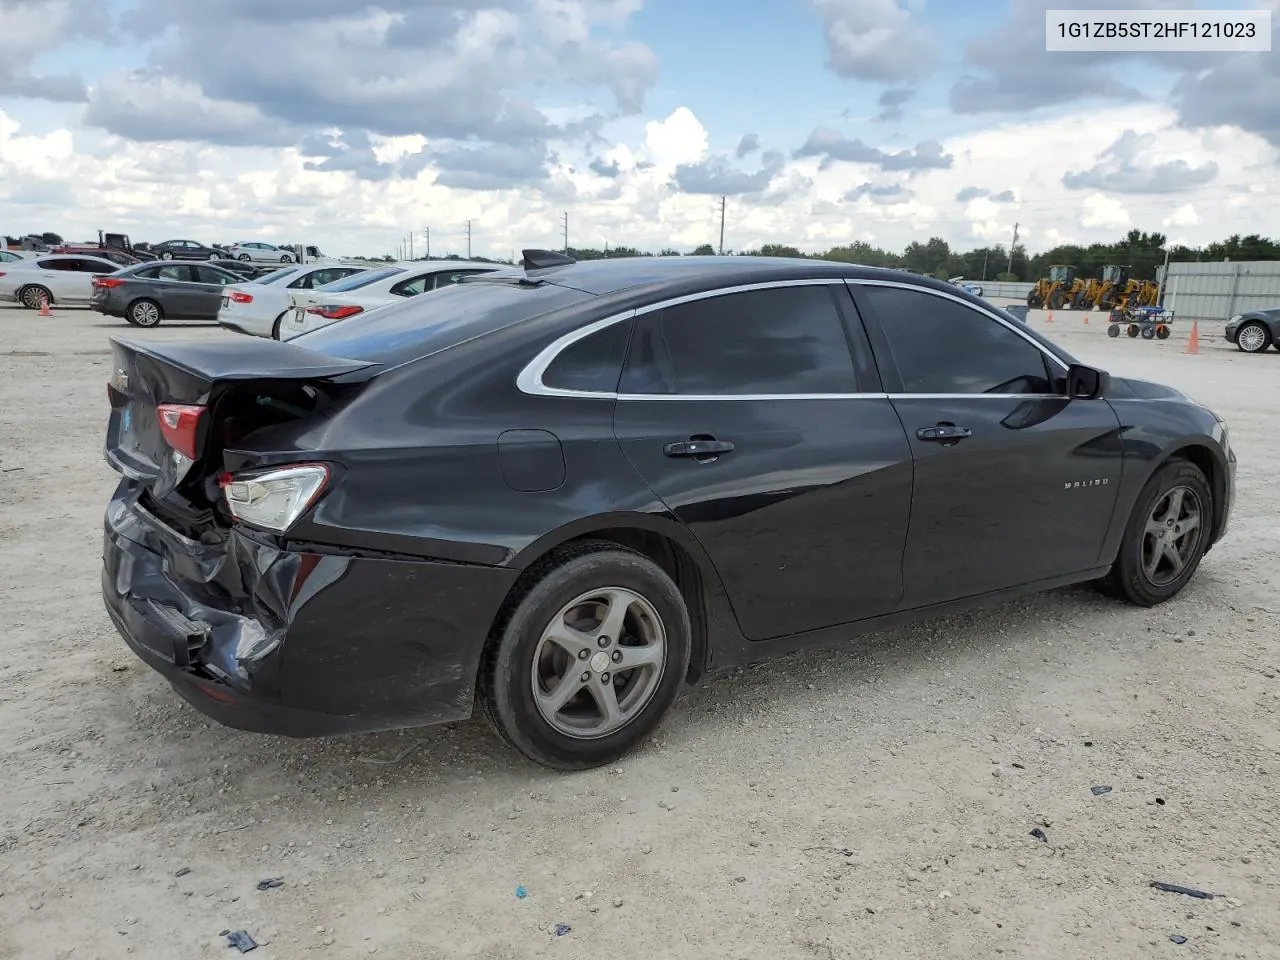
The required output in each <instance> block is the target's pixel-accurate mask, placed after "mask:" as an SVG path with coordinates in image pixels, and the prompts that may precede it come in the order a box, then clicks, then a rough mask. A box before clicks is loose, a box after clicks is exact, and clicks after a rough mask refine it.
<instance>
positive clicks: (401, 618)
mask: <svg viewBox="0 0 1280 960" xmlns="http://www.w3.org/2000/svg"><path fill="white" fill-rule="evenodd" d="M320 549H321V548H316V550H317V551H318V550H320ZM515 576H516V573H515V572H513V571H510V570H505V569H499V568H493V567H481V566H471V565H466V564H457V563H437V562H431V561H405V560H386V559H380V558H367V557H353V556H338V555H332V554H328V553H323V552H308V551H306V550H303V549H281V548H280V547H278V546H274V545H272V544H270V543H267V542H264V541H259V540H257V539H254V538H253V537H252V536H250V535H247V534H245V533H243V532H241V531H239V530H235V529H233V530H231V531H229V532H227V534H226V537H225V539H223V540H220V541H219V542H218V543H216V544H208V543H202V542H199V541H196V540H192V539H190V538H188V537H186V536H184V535H182V534H181V533H179V532H178V531H177V530H175V529H173V528H172V527H170V526H168V525H167V524H165V523H164V522H162V521H161V520H160V519H158V518H157V517H156V516H155V515H154V514H152V513H151V512H149V511H148V510H146V509H145V508H144V507H143V506H142V505H140V504H139V502H138V488H137V485H136V484H135V483H134V482H133V481H130V480H124V481H122V482H121V484H120V485H119V487H118V488H117V491H116V493H115V495H114V496H113V497H112V500H111V502H110V504H109V505H108V508H107V513H106V517H105V536H104V541H103V567H102V594H103V600H104V602H105V604H106V608H107V611H108V613H109V614H110V616H111V620H112V622H113V623H114V624H115V626H116V629H117V630H118V631H119V632H120V635H121V636H122V637H123V638H124V640H125V642H126V643H127V644H128V645H129V647H130V648H131V649H132V650H133V651H134V653H135V654H137V656H138V657H139V658H141V659H142V660H143V661H144V662H145V663H147V664H148V665H149V666H150V667H152V668H153V669H155V670H156V671H157V672H159V673H160V674H161V675H162V676H164V677H165V679H166V680H168V681H169V682H170V684H172V685H173V687H174V689H175V690H176V691H177V692H178V693H179V694H180V695H181V696H182V697H183V698H184V699H185V700H187V701H188V702H189V703H190V704H191V705H192V706H194V707H195V708H196V709H198V710H199V711H200V712H202V713H204V714H206V715H207V716H209V717H211V718H212V719H214V720H217V721H218V722H220V723H222V724H225V725H226V726H229V727H234V728H237V729H241V730H250V731H254V732H259V733H273V734H280V735H284V736H292V737H314V736H328V735H332V734H339V733H356V732H363V731H372V730H386V729H392V728H397V727H410V726H422V725H427V724H432V723H443V722H447V721H450V720H460V719H465V718H466V717H468V716H470V714H471V710H472V705H473V700H474V689H475V677H476V671H477V669H478V667H479V661H480V654H481V650H482V647H483V644H484V641H485V638H486V636H487V634H488V631H489V627H490V622H491V619H492V617H493V614H494V611H496V610H497V609H498V608H499V606H500V605H501V603H502V599H503V597H505V595H506V592H507V590H508V589H509V588H510V586H511V584H512V583H513V582H514V580H515Z"/></svg>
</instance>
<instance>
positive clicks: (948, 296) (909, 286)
mask: <svg viewBox="0 0 1280 960" xmlns="http://www.w3.org/2000/svg"><path fill="white" fill-rule="evenodd" d="M845 283H846V284H847V285H849V286H854V285H859V286H864V287H898V288H900V289H902V290H912V291H915V292H916V293H927V294H930V295H932V296H935V297H940V298H942V299H943V300H951V301H953V302H955V303H958V304H960V306H962V307H968V308H969V309H970V310H972V311H973V312H974V313H976V314H978V315H980V316H983V317H987V318H988V319H991V320H994V321H995V322H996V323H998V324H1000V325H1001V326H1002V327H1004V328H1005V329H1006V330H1011V331H1013V332H1014V333H1016V334H1017V335H1018V336H1019V337H1021V338H1022V339H1023V340H1025V341H1027V343H1029V344H1031V345H1032V346H1033V347H1035V348H1036V349H1037V350H1039V351H1040V352H1041V353H1042V354H1044V355H1045V356H1046V357H1048V358H1049V359H1050V360H1052V361H1053V362H1054V363H1056V364H1057V365H1058V366H1060V367H1061V368H1062V369H1063V371H1064V372H1065V371H1066V370H1067V367H1068V365H1067V364H1066V363H1065V362H1064V361H1063V360H1062V358H1061V357H1059V356H1058V355H1057V354H1056V353H1053V352H1052V351H1051V350H1048V349H1046V348H1045V346H1044V344H1042V343H1040V342H1039V341H1037V340H1036V339H1035V338H1033V337H1029V336H1027V333H1026V331H1025V330H1019V329H1018V328H1017V327H1016V326H1015V325H1014V324H1012V323H1010V322H1009V321H1008V320H1006V319H1004V317H1002V316H1000V315H999V314H998V313H993V312H992V311H990V310H987V309H986V308H985V307H979V306H977V305H976V304H972V303H970V302H969V301H968V300H965V299H963V298H961V297H957V296H956V295H955V294H952V293H948V292H947V291H945V290H933V289H931V288H929V287H922V286H919V285H918V284H914V283H904V282H902V281H901V280H845ZM915 396H932V394H915ZM964 396H969V394H964ZM976 396H989V394H976ZM1020 396H1021V394H1020ZM1049 396H1058V394H1049Z"/></svg>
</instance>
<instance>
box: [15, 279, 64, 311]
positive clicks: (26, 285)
mask: <svg viewBox="0 0 1280 960" xmlns="http://www.w3.org/2000/svg"><path fill="white" fill-rule="evenodd" d="M32 287H35V288H36V289H37V290H43V291H44V292H45V299H46V300H48V301H49V306H53V305H54V303H55V302H56V301H55V300H54V298H53V291H52V290H50V289H49V287H48V286H46V285H45V284H43V283H40V282H39V281H38V280H32V281H31V282H30V283H24V284H23V285H22V286H21V287H19V288H18V302H19V303H21V302H22V295H23V293H25V292H26V291H28V290H30V289H31V288H32Z"/></svg>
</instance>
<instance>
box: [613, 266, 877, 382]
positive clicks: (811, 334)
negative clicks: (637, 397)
mask: <svg viewBox="0 0 1280 960" xmlns="http://www.w3.org/2000/svg"><path fill="white" fill-rule="evenodd" d="M619 392H621V393H627V394H667V395H671V394H683V395H690V394H691V395H698V396H743V395H779V394H780V395H796V394H830V393H856V392H857V375H856V373H855V371H854V366H853V357H852V355H851V354H850V352H849V343H848V340H847V339H846V337H845V332H844V322H843V320H842V319H841V317H840V313H839V312H838V311H837V309H836V305H835V301H834V300H833V299H832V292H831V289H830V288H829V286H828V285H807V286H795V287H777V288H774V289H769V290H752V291H748V292H744V293H730V294H724V295H722V296H716V297H708V298H706V299H703V300H694V301H692V302H691V303H684V304H680V305H678V306H674V307H667V308H665V309H663V310H660V311H654V312H653V313H648V314H644V315H642V316H641V317H640V318H639V319H638V321H637V325H636V332H635V337H634V342H633V343H632V346H631V352H630V356H629V357H628V359H627V369H626V371H625V372H624V374H623V377H622V384H621V386H620V387H619Z"/></svg>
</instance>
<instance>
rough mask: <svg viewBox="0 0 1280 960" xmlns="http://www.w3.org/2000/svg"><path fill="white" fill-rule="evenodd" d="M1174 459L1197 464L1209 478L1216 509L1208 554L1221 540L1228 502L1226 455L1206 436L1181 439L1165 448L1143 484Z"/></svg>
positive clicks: (1212, 505) (1207, 549)
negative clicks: (1224, 510)
mask: <svg viewBox="0 0 1280 960" xmlns="http://www.w3.org/2000/svg"><path fill="white" fill-rule="evenodd" d="M1174 460H1185V461H1187V462H1189V463H1192V464H1194V465H1195V466H1197V467H1199V468H1200V472H1201V473H1203V474H1204V475H1205V479H1206V480H1208V481H1209V492H1210V493H1211V494H1212V495H1213V503H1212V504H1210V508H1211V509H1212V510H1213V525H1212V527H1210V529H1211V530H1212V531H1213V535H1212V536H1211V537H1210V538H1209V544H1208V546H1206V547H1205V553H1208V552H1209V551H1210V550H1212V549H1213V545H1214V543H1215V542H1216V541H1217V539H1218V532H1219V530H1220V528H1221V525H1222V521H1223V505H1224V504H1225V503H1226V497H1227V472H1228V467H1227V461H1226V458H1225V457H1224V456H1223V455H1222V452H1221V451H1220V450H1214V448H1213V446H1212V445H1211V444H1209V443H1207V442H1205V440H1204V439H1203V438H1187V439H1184V440H1180V441H1178V442H1177V443H1175V444H1173V445H1172V446H1171V447H1169V448H1168V449H1167V450H1165V451H1164V455H1163V456H1161V457H1160V458H1159V459H1158V460H1157V462H1156V463H1155V465H1154V466H1153V467H1152V468H1151V470H1150V472H1149V473H1148V474H1147V476H1146V478H1145V479H1144V480H1143V481H1142V482H1143V484H1144V485H1145V484H1146V482H1147V480H1150V479H1151V477H1152V476H1153V475H1154V474H1155V472H1156V471H1157V470H1159V469H1160V468H1161V467H1163V466H1164V465H1165V464H1167V463H1170V462H1171V461H1174Z"/></svg>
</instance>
